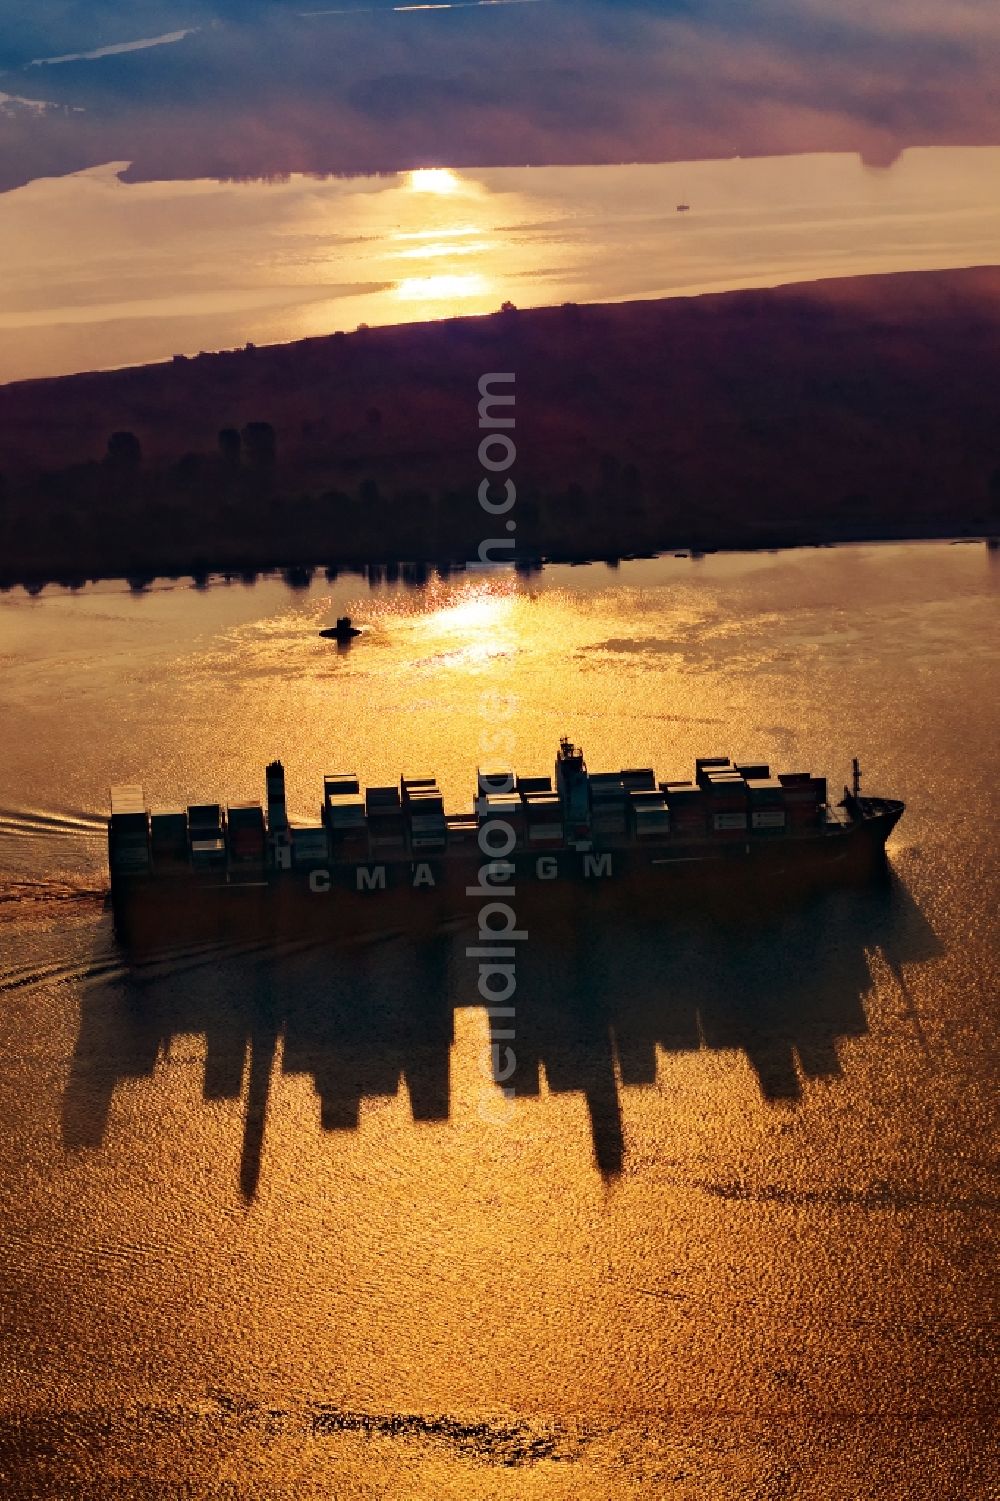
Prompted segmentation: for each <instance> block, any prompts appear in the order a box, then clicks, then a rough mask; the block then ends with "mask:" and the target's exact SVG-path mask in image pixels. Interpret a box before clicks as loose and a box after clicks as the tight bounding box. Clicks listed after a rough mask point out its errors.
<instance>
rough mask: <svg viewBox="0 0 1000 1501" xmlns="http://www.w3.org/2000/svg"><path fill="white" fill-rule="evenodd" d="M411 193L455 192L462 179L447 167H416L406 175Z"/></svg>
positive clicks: (459, 187) (459, 186)
mask: <svg viewBox="0 0 1000 1501" xmlns="http://www.w3.org/2000/svg"><path fill="white" fill-rule="evenodd" d="M406 186H407V187H408V188H409V189H410V192H411V193H457V192H458V191H459V190H460V189H461V186H462V179H461V178H460V177H459V176H458V174H457V173H456V172H452V171H451V170H450V169H449V168H448V167H418V168H417V169H416V170H415V171H413V172H408V173H407V176H406Z"/></svg>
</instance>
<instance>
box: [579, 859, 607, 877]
mask: <svg viewBox="0 0 1000 1501" xmlns="http://www.w3.org/2000/svg"><path fill="white" fill-rule="evenodd" d="M583 873H584V875H585V876H587V877H588V879H589V878H590V877H591V876H610V875H611V856H610V855H608V854H604V855H584V857H583Z"/></svg>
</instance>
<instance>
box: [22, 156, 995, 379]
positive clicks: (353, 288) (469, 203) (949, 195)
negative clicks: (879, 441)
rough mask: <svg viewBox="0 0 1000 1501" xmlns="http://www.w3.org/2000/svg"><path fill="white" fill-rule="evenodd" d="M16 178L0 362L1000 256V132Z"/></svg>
mask: <svg viewBox="0 0 1000 1501" xmlns="http://www.w3.org/2000/svg"><path fill="white" fill-rule="evenodd" d="M126 167H127V163H124V162H119V163H110V164H107V165H104V166H101V167H95V168H93V169H92V170H89V171H85V172H80V173H76V174H72V175H69V176H65V177H51V178H43V179H39V180H36V181H34V182H31V183H29V184H28V185H26V186H25V187H22V188H17V189H15V190H13V191H10V192H7V193H4V194H2V195H0V237H2V240H3V243H4V263H5V264H4V284H3V295H2V299H0V334H2V339H0V380H14V379H21V378H25V377H29V376H39V375H60V374H65V373H67V372H70V371H76V370H88V369H93V368H95V367H96V366H101V367H106V366H115V365H128V364H137V363H142V362H145V361H149V360H163V359H169V358H170V357H171V355H173V354H188V355H190V354H196V353H197V352H198V351H199V350H201V349H218V348H229V347H233V346H236V345H240V344H244V343H246V342H247V341H248V340H250V341H251V342H254V343H259V344H265V343H279V342H282V341H285V340H289V339H298V338H303V337H307V336H309V335H313V334H325V333H331V332H333V331H334V330H336V329H353V328H355V327H357V325H358V324H359V323H361V322H365V323H369V324H390V323H407V322H413V321H421V320H423V319H429V318H444V317H451V316H454V315H457V314H466V313H488V312H493V311H495V310H496V309H497V308H498V307H499V306H500V304H501V303H502V302H504V301H512V302H514V303H515V304H516V305H517V306H519V307H535V306H551V305H553V304H558V303H561V302H566V301H577V302H614V301H621V300H625V299H629V298H645V297H666V296H674V295H685V296H686V295H693V294H696V293H699V292H710V291H711V292H718V291H728V290H731V289H734V288H739V287H751V286H775V285H778V284H780V283H787V282H798V281H807V280H811V279H815V278H818V277H829V276H855V275H862V274H869V273H874V272H890V271H913V270H929V269H940V268H947V267H958V266H970V265H983V264H995V263H996V262H997V261H998V260H1000V203H998V200H997V194H996V191H995V188H996V182H997V180H998V178H1000V147H933V148H932V147H928V148H920V149H914V150H909V151H905V152H903V153H902V155H901V156H900V157H899V158H898V160H896V161H895V162H894V163H893V164H892V165H891V166H889V167H885V168H880V167H871V166H866V165H864V164H863V162H862V161H861V159H860V157H858V156H855V155H852V154H850V153H846V152H844V153H826V154H813V155H803V156H781V157H760V158H756V159H748V160H742V159H740V158H739V157H736V158H733V159H732V160H728V161H699V162H671V163H665V164H663V165H659V166H648V165H647V166H642V165H622V166H601V167H531V168H491V169H483V170H479V171H477V170H462V171H451V170H449V169H447V168H443V167H442V168H434V169H424V170H419V171H414V172H403V173H391V174H388V175H386V176H383V177H356V178H332V177H327V178H322V177H309V176H303V175H300V174H296V175H293V176H291V177H289V178H287V179H286V180H284V181H272V182H213V181H209V180H207V179H200V180H197V181H171V182H158V181H152V182H130V181H127V180H122V178H121V176H120V175H119V174H120V173H122V172H124V171H125V169H126Z"/></svg>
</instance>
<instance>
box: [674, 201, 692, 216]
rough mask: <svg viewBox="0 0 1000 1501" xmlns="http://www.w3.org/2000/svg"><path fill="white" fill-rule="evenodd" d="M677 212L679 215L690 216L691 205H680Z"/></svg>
mask: <svg viewBox="0 0 1000 1501" xmlns="http://www.w3.org/2000/svg"><path fill="white" fill-rule="evenodd" d="M677 212H678V213H679V214H689V213H690V212H691V205H690V203H679V204H678V205H677Z"/></svg>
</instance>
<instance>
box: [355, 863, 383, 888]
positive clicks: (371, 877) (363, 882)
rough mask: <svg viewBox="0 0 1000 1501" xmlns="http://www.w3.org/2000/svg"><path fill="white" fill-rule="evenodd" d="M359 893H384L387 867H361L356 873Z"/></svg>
mask: <svg viewBox="0 0 1000 1501" xmlns="http://www.w3.org/2000/svg"><path fill="white" fill-rule="evenodd" d="M355 876H356V879H357V889H358V891H384V890H385V866H384V865H370V866H369V865H359V866H358V868H357V871H356V872H355Z"/></svg>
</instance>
